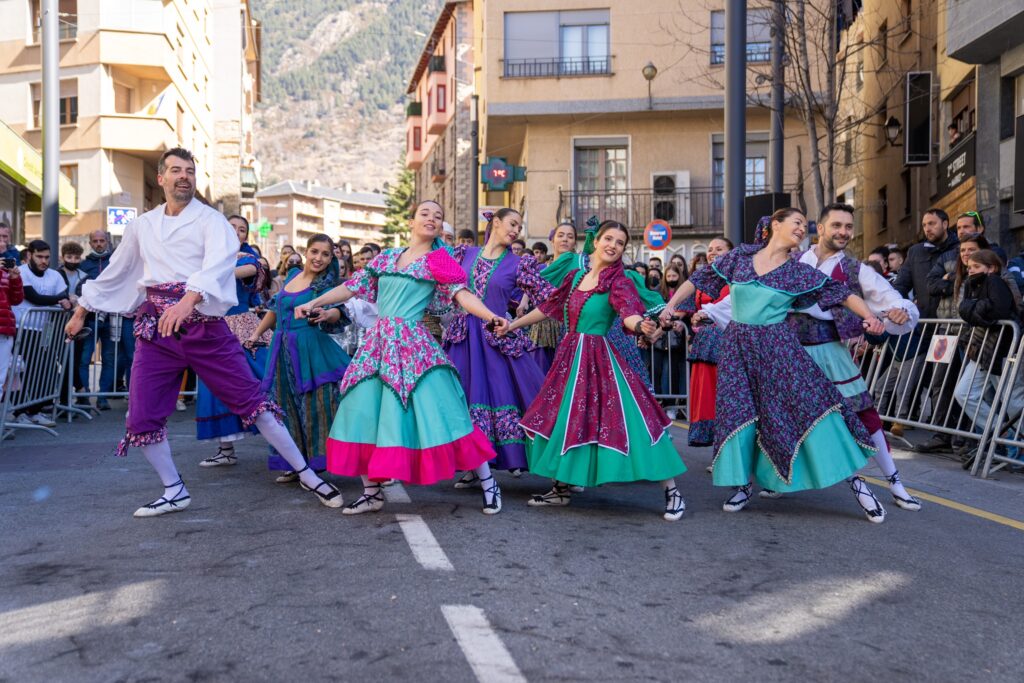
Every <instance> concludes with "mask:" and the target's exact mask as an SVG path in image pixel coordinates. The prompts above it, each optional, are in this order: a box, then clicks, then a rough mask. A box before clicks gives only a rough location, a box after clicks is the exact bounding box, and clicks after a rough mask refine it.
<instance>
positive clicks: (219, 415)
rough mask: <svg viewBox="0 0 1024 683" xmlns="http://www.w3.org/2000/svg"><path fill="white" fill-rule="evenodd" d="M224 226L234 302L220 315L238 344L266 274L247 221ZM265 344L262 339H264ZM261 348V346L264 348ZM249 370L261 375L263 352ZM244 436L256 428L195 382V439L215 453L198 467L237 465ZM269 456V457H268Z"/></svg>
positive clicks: (252, 320) (253, 319)
mask: <svg viewBox="0 0 1024 683" xmlns="http://www.w3.org/2000/svg"><path fill="white" fill-rule="evenodd" d="M228 223H230V224H231V227H232V228H234V230H235V234H237V235H238V241H239V243H240V246H239V249H238V256H237V257H236V261H235V298H236V299H237V300H238V303H237V304H235V305H234V306H232V307H231V308H230V309H228V312H227V313H225V314H224V322H225V323H227V325H228V328H229V329H230V330H231V333H232V334H234V335H235V338H236V339H238V341H239V343H242V342H244V341H246V340H247V339H249V337H250V336H251V335H252V332H253V330H255V329H256V328H257V327H258V326H259V324H260V319H259V317H258V316H257V315H256V314H255V313H254V312H253V311H252V309H253V308H255V307H257V306H259V305H260V304H261V303H262V301H261V300H260V298H259V292H261V291H262V290H264V289H266V287H267V282H268V281H269V278H270V274H269V273H268V271H267V269H266V268H265V267H264V266H263V264H262V263H261V262H260V260H259V257H258V256H257V255H256V251H255V250H254V249H253V248H252V247H251V246H250V245H249V241H248V240H249V221H247V220H246V219H245V218H243V217H242V216H237V215H235V216H229V217H228ZM264 341H266V340H264ZM264 346H265V345H264ZM246 359H247V360H248V361H249V369H250V370H252V372H253V374H254V375H255V376H256V378H257V379H259V378H261V377H262V376H263V370H264V368H265V367H266V365H267V351H266V349H265V348H262V347H253V350H252V351H251V352H250V353H249V354H247V355H246ZM247 433H251V434H255V433H256V429H255V428H254V427H250V428H248V429H246V428H245V427H244V426H243V425H242V420H241V418H239V417H238V416H237V415H235V414H234V413H232V412H231V410H230V409H229V408H228V407H227V406H226V405H224V404H223V403H222V402H221V401H219V400H217V398H216V397H215V396H214V395H213V392H212V391H210V388H209V387H208V386H206V383H205V382H203V381H202V380H198V381H197V382H196V438H197V439H199V440H200V441H217V442H218V445H217V454H216V455H212V456H210V457H209V458H206V459H205V460H202V461H201V462H200V463H199V466H200V467H222V466H225V465H234V464H236V463H237V462H238V456H236V455H235V441H239V440H241V439H243V438H245V435H246V434H247ZM271 457H273V456H271Z"/></svg>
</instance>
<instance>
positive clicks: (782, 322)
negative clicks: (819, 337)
mask: <svg viewBox="0 0 1024 683" xmlns="http://www.w3.org/2000/svg"><path fill="white" fill-rule="evenodd" d="M759 250H760V247H759V246H755V245H748V244H744V245H741V246H740V247H738V248H736V249H733V250H732V251H730V252H729V253H728V254H726V255H725V256H722V257H721V258H719V259H718V260H716V261H715V263H714V264H713V265H712V266H710V267H707V268H702V269H700V270H698V271H697V272H695V273H694V274H693V275H692V276H691V278H690V279H691V281H692V282H693V284H694V285H695V286H696V287H697V289H698V290H700V291H702V292H705V293H707V294H708V295H709V296H711V297H713V298H717V296H718V294H719V292H720V291H721V290H722V289H723V288H724V287H725V286H726V285H728V286H729V293H730V296H731V302H732V322H730V323H729V326H728V327H727V328H726V330H725V334H724V335H723V339H722V345H721V349H720V352H719V359H718V392H717V397H716V402H715V423H714V426H715V427H714V428H715V458H714V461H713V466H714V470H713V478H714V482H715V485H717V486H742V485H744V484H747V483H748V482H750V480H751V477H752V476H753V478H754V479H755V480H756V481H757V483H758V484H759V485H760V486H762V487H763V488H767V489H772V490H775V491H800V490H804V489H818V488H825V487H827V486H831V485H832V484H835V483H838V482H840V481H842V480H844V479H847V478H849V477H850V476H852V475H853V474H854V473H855V472H857V470H859V469H860V468H862V467H863V466H864V465H865V464H866V463H867V460H868V458H869V457H871V456H872V455H873V454H874V452H875V448H874V446H873V445H872V443H871V438H870V436H869V435H868V433H867V430H866V429H865V428H864V425H863V424H862V423H861V421H860V419H859V418H858V417H857V415H856V414H855V413H854V412H853V411H852V410H851V409H850V408H849V407H848V406H847V405H846V403H845V402H844V401H843V397H842V395H841V394H840V393H839V391H838V390H837V389H836V388H835V386H834V385H833V384H832V382H831V380H829V379H828V377H826V376H825V374H824V373H823V372H822V371H821V369H820V368H819V367H818V366H817V364H816V363H815V362H814V360H813V359H812V358H811V357H810V356H809V355H808V354H807V353H806V351H804V349H803V347H802V346H801V345H800V340H799V339H798V338H797V336H796V334H795V333H794V332H793V329H792V328H791V327H790V325H789V324H788V323H787V322H786V316H787V315H788V313H789V311H790V310H792V309H794V308H795V309H802V308H807V307H809V306H811V305H813V304H815V303H817V304H818V305H819V306H821V307H822V308H825V309H827V308H830V307H832V306H837V305H840V304H842V302H844V301H845V300H846V299H847V297H849V296H850V290H849V288H847V286H846V285H844V284H842V283H840V282H837V281H835V280H833V279H832V278H830V277H829V276H828V275H826V274H825V273H822V272H820V271H818V270H816V269H815V268H813V267H811V266H809V265H806V264H804V263H800V262H799V261H796V260H793V259H789V260H787V261H786V262H785V263H783V264H782V265H780V266H779V267H777V268H775V269H774V270H772V271H771V272H769V273H766V274H764V275H758V274H757V272H756V271H755V270H754V262H753V258H754V254H756V253H757V252H758V251H759Z"/></svg>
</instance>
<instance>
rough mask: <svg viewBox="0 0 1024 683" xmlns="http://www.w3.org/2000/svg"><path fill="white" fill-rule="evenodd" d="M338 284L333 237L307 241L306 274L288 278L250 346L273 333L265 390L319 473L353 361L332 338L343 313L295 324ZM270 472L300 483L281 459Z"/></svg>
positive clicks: (332, 312)
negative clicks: (301, 310)
mask: <svg viewBox="0 0 1024 683" xmlns="http://www.w3.org/2000/svg"><path fill="white" fill-rule="evenodd" d="M338 282H339V277H338V260H337V259H336V258H335V257H334V253H333V249H332V244H331V238H330V237H328V236H327V235H322V234H321V235H313V236H312V237H310V238H309V241H308V242H306V259H305V261H304V262H303V267H302V272H299V273H295V274H293V275H291V276H289V278H288V280H287V281H286V282H285V284H284V287H283V288H282V289H281V291H280V292H278V293H277V294H276V295H275V297H274V300H273V301H272V302H271V304H270V307H269V308H270V310H269V311H268V312H267V314H266V315H265V316H263V320H262V321H261V322H260V325H259V327H258V328H257V329H256V331H255V332H254V333H253V336H252V337H251V338H250V339H249V340H248V341H247V342H246V345H247V346H248V347H249V348H256V347H257V344H258V343H259V340H260V338H261V337H262V336H263V334H264V333H265V332H266V331H267V330H269V329H270V328H274V338H273V340H272V341H271V342H270V353H269V358H268V361H267V366H266V371H265V373H264V375H263V385H262V389H263V390H264V391H267V392H269V393H270V394H271V395H272V396H273V397H274V398H275V400H276V401H277V404H278V405H279V406H281V409H282V410H284V415H285V426H287V427H288V432H289V433H290V434H291V435H292V439H294V440H295V445H297V446H298V447H299V450H300V451H301V452H302V455H303V456H304V457H305V458H306V464H307V465H309V467H311V468H313V469H314V470H315V471H317V472H322V471H323V470H325V469H327V450H326V444H327V433H328V431H329V430H330V425H331V420H333V419H334V414H335V413H336V412H337V411H338V403H339V392H338V382H340V381H341V378H342V377H344V375H345V369H346V368H348V364H349V361H350V360H351V359H350V358H349V356H348V354H347V353H345V352H344V351H343V350H342V348H341V347H340V346H339V345H338V344H337V343H336V342H335V341H334V340H333V339H332V338H331V337H330V335H331V334H332V333H334V332H335V331H336V330H338V329H339V328H340V326H341V322H342V319H343V316H342V311H341V309H340V308H330V309H326V310H325V309H317V310H315V311H313V313H312V314H310V317H309V322H307V321H306V320H297V319H296V318H295V308H296V307H297V306H301V305H302V304H305V303H308V302H310V301H312V300H313V299H314V298H315V297H317V296H318V295H320V294H322V293H324V292H325V291H327V290H329V289H331V288H332V287H335V286H337V285H338ZM314 314H315V315H314ZM270 469H272V470H284V474H282V475H281V476H279V477H278V478H277V483H279V484H287V483H290V482H295V481H298V480H299V476H298V475H297V474H296V473H295V472H294V471H293V470H292V468H291V467H290V466H289V465H288V463H287V462H286V461H285V460H284V458H281V457H280V456H276V455H275V456H271V458H270Z"/></svg>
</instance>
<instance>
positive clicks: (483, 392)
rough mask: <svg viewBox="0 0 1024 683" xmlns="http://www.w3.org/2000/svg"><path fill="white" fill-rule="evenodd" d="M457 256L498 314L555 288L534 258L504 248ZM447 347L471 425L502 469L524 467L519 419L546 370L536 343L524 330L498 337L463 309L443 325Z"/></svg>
mask: <svg viewBox="0 0 1024 683" xmlns="http://www.w3.org/2000/svg"><path fill="white" fill-rule="evenodd" d="M455 260H456V261H458V262H459V263H460V264H461V265H462V269H463V270H464V271H465V272H466V275H467V277H468V279H469V288H470V290H471V291H472V292H473V293H474V294H476V295H477V296H478V297H480V298H481V299H482V300H483V302H484V303H485V304H486V305H487V307H488V308H490V309H491V310H492V311H494V312H495V313H503V314H505V316H506V317H508V318H509V319H511V316H509V315H508V310H509V308H514V306H515V305H516V304H518V302H519V301H520V300H521V299H522V295H523V293H524V292H525V293H526V294H527V295H529V297H530V301H531V302H538V303H539V302H542V301H544V300H546V299H547V298H548V296H549V295H550V294H551V292H553V291H554V287H552V286H551V284H550V283H548V282H547V281H546V280H544V279H543V278H541V277H540V275H539V273H540V268H539V264H538V263H537V261H536V259H534V258H533V256H522V257H519V256H516V255H515V254H513V253H512V252H511V251H508V250H506V251H505V252H504V253H503V254H502V255H501V256H499V257H498V258H496V259H486V258H484V257H483V250H482V249H481V248H480V247H459V248H457V249H456V250H455ZM444 349H445V351H446V352H447V353H448V357H449V358H450V359H451V361H452V364H453V365H455V368H456V369H457V370H458V371H459V377H460V378H461V381H462V389H463V391H465V393H466V398H467V400H468V401H469V414H470V416H471V417H472V418H473V423H474V424H475V425H476V426H478V427H479V428H480V429H481V431H483V433H484V434H486V435H487V438H488V439H490V441H491V444H492V445H493V446H494V450H495V452H496V453H497V458H496V459H495V460H493V461H492V464H493V465H495V466H496V467H497V468H498V469H505V470H510V469H516V468H523V469H525V468H526V435H525V434H524V433H523V430H522V428H521V427H520V426H519V420H520V419H521V418H522V417H523V413H524V412H525V411H526V408H527V407H529V405H530V403H532V402H533V399H534V397H535V396H536V395H537V392H538V391H540V387H541V385H542V384H543V383H544V371H543V370H542V369H541V368H540V366H539V365H538V364H537V362H536V360H535V359H534V358H533V355H532V353H531V352H532V351H534V350H535V349H536V345H535V344H534V343H533V342H532V341H530V338H529V336H528V335H527V333H526V332H525V331H524V330H516V331H515V332H514V333H512V334H510V335H507V336H505V337H503V338H500V339H499V338H498V337H496V336H495V335H494V334H493V333H491V332H490V331H489V330H487V329H486V328H485V327H484V323H483V321H481V320H480V319H479V318H477V317H475V316H470V315H467V314H466V313H465V312H459V313H458V314H457V315H456V316H455V318H454V319H453V320H452V322H451V323H450V324H449V325H448V327H447V329H445V334H444Z"/></svg>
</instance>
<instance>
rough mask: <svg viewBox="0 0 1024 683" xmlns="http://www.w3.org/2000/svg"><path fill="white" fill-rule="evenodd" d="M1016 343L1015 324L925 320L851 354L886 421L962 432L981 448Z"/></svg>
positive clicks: (954, 434) (990, 432) (956, 434)
mask: <svg viewBox="0 0 1024 683" xmlns="http://www.w3.org/2000/svg"><path fill="white" fill-rule="evenodd" d="M1019 345H1020V329H1019V327H1018V326H1017V324H1016V323H1014V322H1010V321H1001V322H1000V323H999V324H997V325H996V326H994V327H991V328H982V327H972V326H970V325H968V324H967V323H966V322H964V321H962V320H943V319H923V320H921V322H920V323H919V324H918V326H917V328H915V330H914V331H913V332H911V333H909V334H905V335H902V336H899V337H889V338H887V339H886V340H885V341H884V342H883V343H881V344H876V345H872V346H871V348H870V350H868V351H863V352H862V355H861V356H860V357H859V358H858V357H857V355H856V352H855V359H856V360H858V363H859V365H860V368H861V372H862V373H863V375H864V377H865V379H866V381H867V384H868V389H869V391H870V392H871V395H872V397H873V399H874V401H875V406H876V408H877V409H878V413H879V415H880V416H881V418H882V420H883V421H884V422H892V423H896V424H901V425H905V426H907V427H912V428H916V429H923V430H926V431H931V432H934V433H940V434H948V435H950V436H951V437H959V438H961V439H963V440H964V441H967V442H970V443H971V444H973V445H974V446H975V447H976V448H977V451H978V452H984V449H985V448H987V447H988V446H989V442H990V437H991V436H992V435H993V433H994V425H995V424H996V416H995V414H996V413H997V412H998V411H999V409H1000V408H1001V406H1000V405H997V404H998V403H999V402H1000V401H1001V399H1002V397H1003V395H1004V393H1006V391H1005V390H1006V387H1007V386H1008V384H1009V381H1008V377H1007V375H1008V372H1009V370H1010V369H1014V370H1015V369H1016V364H1015V362H1013V363H1012V362H1010V359H1011V358H1016V356H1014V355H1012V353H1013V352H1014V351H1015V350H1017V349H1018V347H1019ZM854 348H855V349H857V350H862V347H859V346H858V347H854ZM1016 355H1017V356H1019V353H1017V354H1016Z"/></svg>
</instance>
